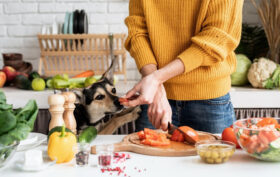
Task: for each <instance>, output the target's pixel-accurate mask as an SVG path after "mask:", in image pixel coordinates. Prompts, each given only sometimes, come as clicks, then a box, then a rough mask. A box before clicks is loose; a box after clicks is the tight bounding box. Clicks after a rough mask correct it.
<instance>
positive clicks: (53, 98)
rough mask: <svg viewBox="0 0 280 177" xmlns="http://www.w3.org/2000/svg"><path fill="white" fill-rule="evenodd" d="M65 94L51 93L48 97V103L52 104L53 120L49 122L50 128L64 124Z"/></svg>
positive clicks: (50, 109)
mask: <svg viewBox="0 0 280 177" xmlns="http://www.w3.org/2000/svg"><path fill="white" fill-rule="evenodd" d="M64 102H65V98H64V96H62V95H60V94H54V95H50V96H49V97H48V103H49V105H50V108H49V111H50V113H51V121H50V124H49V130H51V129H52V128H54V127H56V126H63V125H64V120H63V112H64V107H63V105H64Z"/></svg>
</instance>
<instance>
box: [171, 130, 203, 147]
mask: <svg viewBox="0 0 280 177" xmlns="http://www.w3.org/2000/svg"><path fill="white" fill-rule="evenodd" d="M179 129H180V130H181V131H183V132H184V133H185V134H183V133H181V132H180V131H179V130H174V132H173V134H172V136H171V141H177V142H184V141H186V142H188V143H190V144H195V143H196V142H198V141H199V136H198V133H197V132H196V131H195V130H194V129H192V128H191V127H188V126H181V127H179Z"/></svg>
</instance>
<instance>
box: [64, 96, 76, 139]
mask: <svg viewBox="0 0 280 177" xmlns="http://www.w3.org/2000/svg"><path fill="white" fill-rule="evenodd" d="M62 95H63V96H64V98H65V103H64V109H65V110H64V113H63V119H64V122H65V126H66V127H67V128H69V129H70V130H71V131H72V132H73V133H75V134H76V133H77V129H76V128H77V123H76V119H75V117H74V109H75V104H74V103H75V101H76V95H75V94H74V93H73V92H63V93H62Z"/></svg>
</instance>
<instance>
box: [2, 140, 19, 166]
mask: <svg viewBox="0 0 280 177" xmlns="http://www.w3.org/2000/svg"><path fill="white" fill-rule="evenodd" d="M18 144H19V142H14V143H13V144H11V145H8V146H5V145H2V144H0V168H1V167H3V166H5V165H6V164H7V163H8V162H9V161H10V160H11V158H12V157H13V156H14V154H15V152H16V149H17V146H18Z"/></svg>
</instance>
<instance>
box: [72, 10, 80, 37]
mask: <svg viewBox="0 0 280 177" xmlns="http://www.w3.org/2000/svg"><path fill="white" fill-rule="evenodd" d="M79 14H80V12H79V10H75V11H74V16H73V33H74V34H77V33H79V28H78V20H79Z"/></svg>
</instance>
